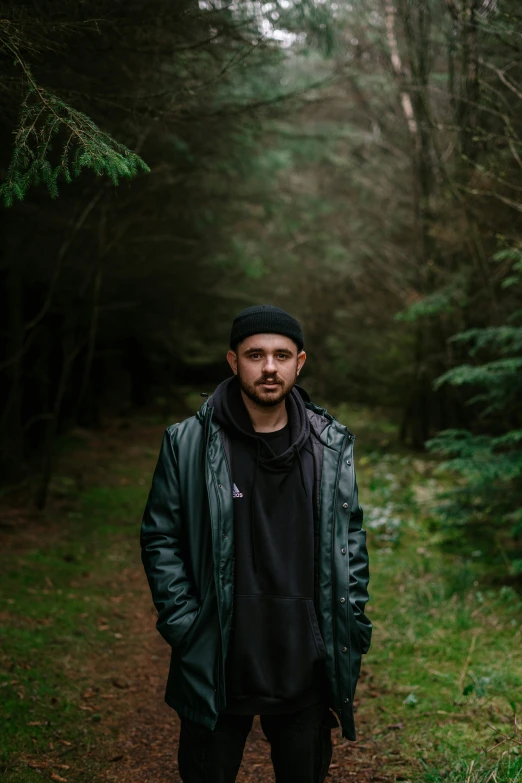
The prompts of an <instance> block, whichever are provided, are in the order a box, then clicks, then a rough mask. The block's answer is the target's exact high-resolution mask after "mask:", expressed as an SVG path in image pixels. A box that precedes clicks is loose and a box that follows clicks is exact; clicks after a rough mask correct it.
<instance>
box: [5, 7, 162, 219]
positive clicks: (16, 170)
mask: <svg viewBox="0 0 522 783" xmlns="http://www.w3.org/2000/svg"><path fill="white" fill-rule="evenodd" d="M1 24H2V23H0V26H1ZM4 27H6V30H5V31H4V36H0V51H1V49H2V47H3V48H4V50H6V51H8V52H10V53H12V54H13V55H14V56H15V58H16V62H17V63H18V64H19V66H20V67H21V68H22V70H23V73H24V76H25V78H26V80H27V82H28V84H29V89H28V91H27V93H26V96H25V98H24V100H23V101H22V105H21V110H20V118H19V124H18V128H17V130H16V131H15V138H14V144H13V147H14V149H13V153H12V159H11V163H10V164H9V166H8V168H7V175H6V177H5V180H4V182H2V183H0V199H1V200H2V201H3V203H4V206H6V207H11V206H12V205H13V203H14V202H15V201H16V200H19V201H22V200H23V198H24V196H25V195H26V193H27V191H28V189H29V188H30V187H31V186H36V185H39V184H40V183H41V182H43V183H44V184H45V185H46V186H47V190H48V192H49V195H50V196H51V197H52V198H56V197H57V196H58V180H59V178H60V177H61V178H62V179H63V181H64V182H66V183H67V184H70V183H71V182H72V179H73V177H78V176H79V175H80V173H81V171H82V169H84V168H87V169H91V170H92V171H93V172H94V173H95V174H96V175H97V176H102V175H104V174H105V175H106V176H108V177H109V179H110V180H111V181H112V183H113V184H114V185H118V183H119V180H120V178H122V177H129V178H130V177H134V176H135V175H136V174H137V173H138V172H139V171H146V172H149V171H150V169H149V167H148V166H147V164H146V163H145V162H144V161H143V160H142V159H141V158H140V157H139V155H136V154H135V153H134V152H132V151H131V150H129V149H127V147H125V145H123V144H120V143H119V142H117V141H115V140H114V139H113V138H111V136H110V135H109V134H108V133H105V132H104V131H102V130H100V128H98V126H97V125H96V123H95V122H94V121H93V120H92V119H91V118H90V117H88V116H87V115H86V114H84V113H83V112H81V111H78V110H77V109H74V108H73V107H72V106H69V105H68V104H67V103H66V102H65V101H64V100H62V99H61V98H59V97H58V96H56V95H53V94H52V93H50V92H48V91H47V90H45V89H44V88H43V87H42V86H40V85H39V84H37V83H36V81H35V79H34V77H33V75H32V73H31V70H30V68H29V66H28V65H27V63H26V62H25V61H24V60H23V59H22V57H21V56H20V53H19V51H18V48H17V45H16V43H15V41H13V40H11V39H10V38H9V36H8V33H9V30H10V28H9V25H7V26H6V25H5V22H4ZM53 143H54V144H58V145H59V147H60V150H56V151H53Z"/></svg>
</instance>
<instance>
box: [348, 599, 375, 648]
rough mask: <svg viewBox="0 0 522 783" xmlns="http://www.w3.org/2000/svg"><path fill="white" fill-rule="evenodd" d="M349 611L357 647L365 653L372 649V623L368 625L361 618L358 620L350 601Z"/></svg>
mask: <svg viewBox="0 0 522 783" xmlns="http://www.w3.org/2000/svg"><path fill="white" fill-rule="evenodd" d="M348 611H349V613H350V628H351V629H352V634H353V636H354V637H355V643H356V646H357V649H358V650H359V652H360V653H361V654H362V655H365V654H366V653H367V652H368V650H369V649H370V641H371V636H372V627H371V625H366V624H365V623H361V622H359V620H357V617H356V616H355V612H354V610H353V606H352V604H351V602H348ZM363 616H364V615H363Z"/></svg>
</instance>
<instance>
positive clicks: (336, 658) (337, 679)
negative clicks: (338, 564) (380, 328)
mask: <svg viewBox="0 0 522 783" xmlns="http://www.w3.org/2000/svg"><path fill="white" fill-rule="evenodd" d="M347 438H348V434H345V436H344V439H343V445H342V448H341V453H340V455H339V461H338V463H337V476H336V481H335V496H334V518H333V529H332V553H331V554H332V558H331V573H332V621H333V640H334V662H335V685H336V688H337V701H338V704H339V712H340V713H341V712H342V709H343V708H342V697H341V692H340V690H339V651H338V649H337V620H336V615H337V605H336V600H335V599H336V593H335V591H336V587H337V584H336V580H335V544H336V541H335V532H336V523H337V496H338V494H339V479H340V474H341V465H342V462H343V457H344V449H345V446H346V440H347Z"/></svg>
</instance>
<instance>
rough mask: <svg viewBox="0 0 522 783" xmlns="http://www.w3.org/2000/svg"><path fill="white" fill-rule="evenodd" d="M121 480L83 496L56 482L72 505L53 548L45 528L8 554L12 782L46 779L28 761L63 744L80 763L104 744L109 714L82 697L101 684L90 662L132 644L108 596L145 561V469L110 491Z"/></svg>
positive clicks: (0, 734) (3, 563)
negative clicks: (102, 726)
mask: <svg viewBox="0 0 522 783" xmlns="http://www.w3.org/2000/svg"><path fill="white" fill-rule="evenodd" d="M76 458H77V457H76ZM119 467H120V468H121V465H120V466H119ZM119 474H120V471H119V470H116V471H114V470H112V471H110V472H109V471H108V472H107V481H108V482H109V483H108V485H107V486H103V485H102V486H91V487H87V488H86V489H84V490H83V491H78V489H77V487H76V484H75V482H74V480H73V479H72V478H71V477H69V476H67V475H59V476H57V477H55V479H54V480H53V486H52V496H53V497H54V499H56V498H58V499H59V501H60V503H62V504H65V508H64V510H62V511H61V512H60V518H61V525H60V530H59V535H57V534H56V531H55V532H54V533H53V534H51V536H50V540H49V541H46V536H45V529H44V530H43V532H41V534H40V536H41V541H39V542H38V541H37V542H35V545H33V546H31V547H30V548H29V549H27V550H25V551H23V552H20V553H13V552H3V553H2V554H1V555H0V572H1V574H2V578H1V593H0V650H1V652H0V697H1V703H2V708H1V719H2V727H1V730H0V773H3V776H4V777H3V779H6V780H9V781H12V783H18V781H31V780H33V779H35V780H36V779H37V777H38V776H39V779H41V774H40V773H39V772H38V771H37V770H33V769H30V768H28V767H27V764H24V763H23V759H24V758H25V757H28V758H34V757H38V756H39V754H42V753H45V752H47V751H49V750H50V749H53V750H55V751H56V748H60V747H61V748H62V751H63V754H69V753H72V752H73V751H74V753H75V754H79V755H80V756H81V752H82V749H83V750H88V749H89V748H90V746H91V744H92V743H93V742H95V740H96V734H97V728H96V727H97V724H98V723H99V721H100V719H101V716H100V715H99V714H98V713H96V712H92V711H88V710H86V708H85V701H83V702H82V699H81V695H82V692H83V691H84V690H85V689H86V687H88V685H89V684H90V683H91V682H92V679H93V672H92V666H91V668H89V665H88V663H89V661H92V660H93V659H94V658H96V657H97V656H100V657H103V656H106V655H111V653H112V647H113V646H114V645H115V644H116V643H117V642H118V641H119V640H120V639H122V638H123V639H124V638H125V622H124V618H123V616H118V612H117V611H115V609H117V607H115V606H114V604H111V602H110V595H111V594H112V595H114V594H117V592H118V591H117V585H115V584H114V583H115V581H116V582H117V574H118V571H119V570H120V569H123V568H124V567H126V566H127V565H129V564H132V563H135V561H136V558H137V557H138V554H137V552H138V549H139V546H138V535H139V519H140V515H141V512H142V510H143V507H144V504H145V500H146V494H147V491H148V486H147V485H146V483H145V482H144V481H143V479H142V476H143V470H142V469H140V468H138V467H136V466H134V465H128V464H127V466H126V469H125V475H126V479H127V480H126V483H125V485H124V486H114V485H112V486H111V484H113V483H114V476H115V475H119ZM148 478H149V479H150V475H149V474H148ZM67 509H68V510H67ZM48 513H50V512H48ZM53 521H54V520H53ZM82 708H83V709H82ZM67 758H69V756H67ZM67 758H65V760H66V761H67ZM20 760H22V763H20ZM56 771H57V772H59V769H58V770H56ZM91 773H92V770H91V772H87V771H86V778H85V779H86V780H90V781H92V777H91ZM76 779H80V778H76ZM82 779H83V778H82Z"/></svg>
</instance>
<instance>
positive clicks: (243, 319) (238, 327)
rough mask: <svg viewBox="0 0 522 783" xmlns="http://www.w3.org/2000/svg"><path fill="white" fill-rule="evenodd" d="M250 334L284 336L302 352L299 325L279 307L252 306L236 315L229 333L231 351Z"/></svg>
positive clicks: (302, 343) (302, 340)
mask: <svg viewBox="0 0 522 783" xmlns="http://www.w3.org/2000/svg"><path fill="white" fill-rule="evenodd" d="M252 334H284V335H285V337H290V339H291V340H293V341H294V343H295V344H296V345H297V348H298V350H299V351H302V350H303V345H304V337H303V330H302V329H301V324H300V323H299V321H296V320H295V318H292V316H291V315H289V314H288V313H287V312H286V311H285V310H281V308H280V307H274V306H273V305H254V307H247V309H246V310H243V311H242V312H241V313H239V315H236V317H235V318H234V320H233V322H232V331H231V332H230V347H231V348H232V350H235V349H236V346H237V345H239V343H240V342H242V340H245V339H246V338H247V337H250V336H251V335H252Z"/></svg>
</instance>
